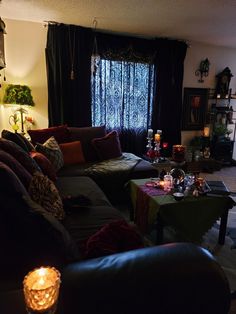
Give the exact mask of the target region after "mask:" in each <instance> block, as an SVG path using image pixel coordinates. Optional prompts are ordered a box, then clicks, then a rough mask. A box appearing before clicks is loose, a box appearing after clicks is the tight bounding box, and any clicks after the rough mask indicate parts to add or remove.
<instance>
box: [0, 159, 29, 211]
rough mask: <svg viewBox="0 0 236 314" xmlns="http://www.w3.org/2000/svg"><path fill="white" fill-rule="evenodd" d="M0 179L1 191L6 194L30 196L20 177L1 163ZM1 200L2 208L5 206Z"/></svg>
mask: <svg viewBox="0 0 236 314" xmlns="http://www.w3.org/2000/svg"><path fill="white" fill-rule="evenodd" d="M0 177H1V189H0V191H1V192H2V193H3V194H4V193H6V194H8V193H11V194H13V195H14V194H18V193H19V194H22V195H23V194H24V195H28V192H27V190H26V188H25V187H24V185H23V184H22V182H21V181H20V179H19V178H18V176H17V175H16V174H15V172H14V171H12V170H11V168H10V167H8V166H7V165H6V164H5V163H4V162H1V161H0ZM3 204H4V203H3V201H2V200H1V206H2V205H3Z"/></svg>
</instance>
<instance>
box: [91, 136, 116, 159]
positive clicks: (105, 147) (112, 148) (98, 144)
mask: <svg viewBox="0 0 236 314" xmlns="http://www.w3.org/2000/svg"><path fill="white" fill-rule="evenodd" d="M92 144H93V146H94V147H95V149H96V152H97V154H98V156H99V159H100V160H106V159H111V158H117V157H120V156H121V155H122V151H121V146H120V140H119V136H118V133H117V132H116V131H112V132H110V133H108V134H107V135H105V136H104V137H101V138H94V139H93V140H92Z"/></svg>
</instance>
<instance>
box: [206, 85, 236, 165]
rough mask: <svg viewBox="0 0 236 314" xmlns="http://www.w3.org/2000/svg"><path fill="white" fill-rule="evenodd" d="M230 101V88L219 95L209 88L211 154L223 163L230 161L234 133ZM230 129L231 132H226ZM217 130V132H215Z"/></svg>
mask: <svg viewBox="0 0 236 314" xmlns="http://www.w3.org/2000/svg"><path fill="white" fill-rule="evenodd" d="M230 102H231V89H229V91H228V93H227V94H226V95H225V96H224V97H221V95H220V94H217V92H216V90H215V89H210V90H209V107H208V108H209V116H208V117H209V119H208V120H209V121H207V122H208V123H209V124H210V126H211V134H212V138H211V155H212V157H213V158H215V159H216V160H219V161H221V162H223V163H224V164H230V163H231V162H232V156H233V150H234V143H235V134H236V128H235V123H236V118H235V114H234V112H236V111H234V110H233V107H232V106H231V105H230ZM226 130H232V133H231V134H230V133H226ZM217 131H218V132H217Z"/></svg>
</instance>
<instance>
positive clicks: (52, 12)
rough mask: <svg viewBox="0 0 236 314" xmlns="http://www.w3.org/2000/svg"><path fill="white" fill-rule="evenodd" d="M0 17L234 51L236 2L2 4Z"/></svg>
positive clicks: (53, 0)
mask: <svg viewBox="0 0 236 314" xmlns="http://www.w3.org/2000/svg"><path fill="white" fill-rule="evenodd" d="M0 16H1V17H2V19H3V20H4V18H8V19H16V20H26V21H34V22H42V23H43V22H44V21H56V22H61V23H66V24H75V25H81V26H85V27H93V20H94V18H95V17H96V20H97V29H100V30H105V31H112V32H118V33H125V34H133V35H138V36H145V37H149V36H150V37H168V38H176V39H181V40H187V41H189V42H191V41H199V42H204V43H209V44H214V45H221V46H227V47H234V48H236V0H2V1H0Z"/></svg>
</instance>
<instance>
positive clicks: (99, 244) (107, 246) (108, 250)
mask: <svg viewBox="0 0 236 314" xmlns="http://www.w3.org/2000/svg"><path fill="white" fill-rule="evenodd" d="M143 247H144V242H143V239H142V237H141V235H140V234H139V233H138V232H137V231H136V230H135V229H134V228H133V227H132V226H130V225H129V224H128V223H127V222H126V221H125V220H124V219H121V220H116V221H113V222H111V223H109V224H106V225H105V226H104V227H102V229H100V230H99V231H98V232H96V233H95V234H94V235H92V236H91V237H90V238H89V239H88V241H87V243H86V253H85V257H86V258H95V257H99V256H105V255H110V254H114V253H119V252H125V251H129V250H134V249H139V248H143Z"/></svg>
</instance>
